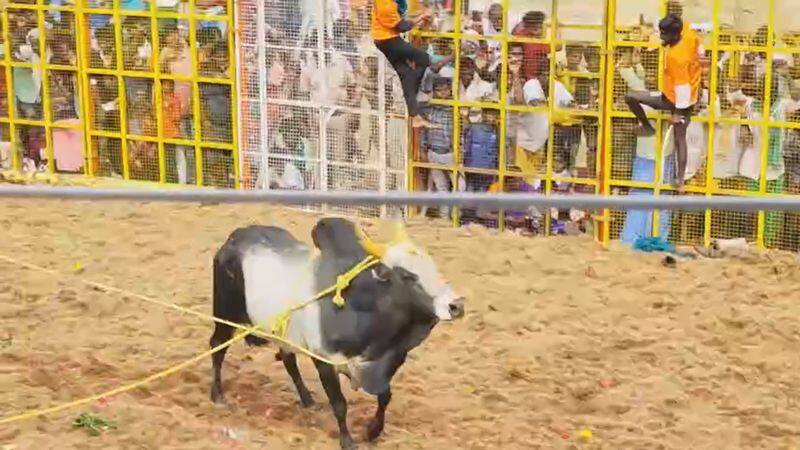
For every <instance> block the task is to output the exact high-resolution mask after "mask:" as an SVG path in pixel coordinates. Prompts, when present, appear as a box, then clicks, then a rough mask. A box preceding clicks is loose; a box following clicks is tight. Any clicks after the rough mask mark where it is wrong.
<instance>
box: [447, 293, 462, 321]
mask: <svg viewBox="0 0 800 450" xmlns="http://www.w3.org/2000/svg"><path fill="white" fill-rule="evenodd" d="M448 308H449V310H450V318H451V319H460V318H462V317H464V298H463V297H462V298H457V299H455V300H453V301H452V302H451V303H450V305H448Z"/></svg>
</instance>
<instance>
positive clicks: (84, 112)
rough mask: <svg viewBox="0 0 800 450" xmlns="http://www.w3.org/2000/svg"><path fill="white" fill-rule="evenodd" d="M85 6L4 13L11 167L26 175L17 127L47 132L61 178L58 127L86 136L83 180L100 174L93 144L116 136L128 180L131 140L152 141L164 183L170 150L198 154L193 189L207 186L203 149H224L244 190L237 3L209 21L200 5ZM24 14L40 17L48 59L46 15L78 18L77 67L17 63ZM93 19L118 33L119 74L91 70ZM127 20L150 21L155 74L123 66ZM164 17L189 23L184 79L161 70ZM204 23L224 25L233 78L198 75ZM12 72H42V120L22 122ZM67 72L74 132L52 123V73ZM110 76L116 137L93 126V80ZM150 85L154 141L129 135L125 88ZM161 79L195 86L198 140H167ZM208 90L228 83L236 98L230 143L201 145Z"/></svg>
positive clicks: (42, 5) (51, 162) (9, 8)
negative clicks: (188, 70)
mask: <svg viewBox="0 0 800 450" xmlns="http://www.w3.org/2000/svg"><path fill="white" fill-rule="evenodd" d="M85 3H86V0H75V2H74V4H72V5H68V6H53V5H50V4H48V2H47V0H36V3H35V4H30V3H15V2H13V1H11V2H10V3H9V4H8V5H6V7H5V8H4V9H3V10H2V12H0V20H1V21H2V22H1V23H2V27H3V29H2V36H3V49H4V55H3V58H2V60H0V66H2V67H3V70H4V72H5V77H6V86H7V89H6V90H7V96H8V117H2V118H0V123H3V124H7V125H8V130H9V141H10V142H11V146H12V152H11V154H12V161H11V166H12V169H14V170H17V171H19V170H21V169H22V161H21V158H20V148H19V144H20V143H19V142H18V137H17V128H18V127H20V126H34V127H42V128H43V129H44V133H45V142H46V150H45V152H46V156H47V161H48V172H49V173H55V172H56V167H55V158H54V149H53V130H57V129H74V130H79V131H81V132H82V134H83V157H84V165H83V175H86V176H96V175H97V174H98V168H97V167H95V164H94V154H95V151H96V149H95V148H94V144H93V140H94V139H95V138H110V139H116V140H119V143H120V149H121V150H120V157H121V159H122V171H123V173H122V176H123V178H124V179H125V180H131V176H130V154H129V151H128V144H129V141H136V142H150V143H153V144H155V145H156V146H157V151H158V183H159V184H165V183H166V182H167V180H166V173H167V170H166V158H165V145H181V146H185V147H189V148H192V149H193V151H194V155H195V158H194V160H195V167H194V168H193V169H192V170H193V171H194V173H195V184H196V185H197V186H204V185H205V182H204V176H203V170H204V169H203V165H204V161H205V159H204V150H205V149H213V150H222V151H226V152H230V160H231V164H232V171H233V178H234V180H233V185H234V187H236V188H238V187H239V185H240V169H239V152H238V147H239V146H238V139H239V136H238V134H239V133H238V123H237V121H238V100H237V82H238V81H237V71H236V70H235V68H236V63H237V59H236V53H235V38H236V30H235V23H234V10H235V4H234V0H226V4H225V8H226V11H225V14H222V15H208V14H203V13H198V11H197V9H196V5H195V1H194V0H188V8H189V9H188V12H173V11H163V10H159V9H158V7H157V5H156V2H154V1H150V2H149V10H146V11H134V10H124V9H122V8H121V7H120V0H113V3H112V7H111V8H91V7H88V6H87V5H86V4H85ZM18 11H31V12H33V13H35V14H36V18H37V28H38V30H39V49H38V50H39V55H45V51H46V49H47V48H48V44H47V39H48V36H47V34H48V33H47V32H46V26H45V25H46V24H45V14H47V13H50V12H60V13H67V14H69V15H70V16H71V17H72V20H73V21H74V26H75V30H76V36H74V39H75V41H74V45H75V53H76V58H77V61H76V64H75V65H74V66H64V65H57V64H49V63H48V62H47V61H46V58H42V59H41V60H40V63H39V64H31V63H25V62H18V61H14V60H13V50H14V49H13V48H12V42H11V33H10V25H11V24H10V23H9V15H10V14H14V13H15V12H18ZM91 15H104V16H110V17H111V18H112V23H113V25H112V26H113V27H114V47H115V54H114V58H115V66H116V67H115V68H113V69H107V68H95V67H92V65H91V64H90V59H89V58H90V53H91V49H90V44H91V43H90V39H91V38H90V36H89V33H90V31H89V30H90V27H89V17H90V16H91ZM128 17H138V18H142V19H149V27H150V30H151V33H150V35H151V36H150V45H151V47H152V55H151V56H150V59H151V61H152V63H151V70H149V71H145V70H125V66H124V61H123V45H122V44H123V34H122V31H123V30H122V20H123V19H125V18H128ZM163 19H173V20H184V21H186V22H187V23H188V24H189V46H190V50H189V51H190V54H191V58H192V75H191V76H188V77H187V76H179V75H173V74H168V73H162V72H161V67H160V64H159V51H160V43H159V38H160V36H159V30H160V21H161V20H163ZM201 21H206V22H220V23H224V24H225V34H226V36H225V39H226V42H227V46H228V48H227V59H228V62H229V68H228V74H227V76H225V77H220V78H217V77H205V76H202V75H201V74H200V70H199V62H198V48H197V27H198V23H199V22H201ZM14 68H28V69H33V70H41V72H42V82H41V105H42V116H41V118H40V119H23V118H21V117H19V116H18V114H17V111H16V95H15V91H14V79H13V73H12V72H13V69H14ZM55 70H57V71H67V72H72V73H74V74H75V77H76V81H77V85H76V88H75V93H74V94H75V96H76V97H77V98H78V100H79V102H78V105H79V106H78V107H77V108H76V109H77V111H76V112H77V115H78V117H79V118H80V121H81V123H80V125H77V126H71V125H64V124H59V123H57V122H56V121H54V119H53V117H52V105H51V100H52V97H51V95H50V79H49V78H50V75H51V71H55ZM92 75H101V76H112V77H115V78H116V86H117V99H118V101H119V119H120V123H119V129H118V130H115V131H107V130H100V129H97V128H96V127H95V126H94V124H93V120H92V119H91V117H92V115H93V111H92V107H93V106H92V98H91V92H92V91H91V76H92ZM132 78H136V79H144V80H150V81H152V91H153V92H152V96H153V109H154V113H155V119H156V134H155V135H154V136H150V135H134V134H131V133H130V132H129V130H128V108H127V89H126V81H125V80H126V79H132ZM163 80H172V81H183V82H188V83H191V85H192V99H191V104H192V108H193V109H192V121H193V135H194V136H193V137H192V138H191V139H184V138H177V139H176V138H167V137H165V136H164V118H163V117H162V116H163V111H162V106H161V104H162V90H161V83H162V81H163ZM203 84H217V85H227V86H230V87H229V92H230V105H229V107H230V118H231V124H230V127H231V133H230V139H231V140H230V142H216V141H208V140H204V139H203V131H202V130H203V123H202V117H201V109H200V99H201V96H200V88H201V86H202V85H203Z"/></svg>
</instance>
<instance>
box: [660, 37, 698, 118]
mask: <svg viewBox="0 0 800 450" xmlns="http://www.w3.org/2000/svg"><path fill="white" fill-rule="evenodd" d="M701 51H702V50H701V44H700V36H698V35H697V33H696V32H695V31H694V30H693V29H692V28H691V25H690V24H689V23H684V24H683V31H682V32H681V40H680V42H678V44H676V45H674V46H672V47H669V48H668V49H667V51H666V59H667V61H666V64H665V65H664V95H666V97H667V98H668V99H669V100H670V101H671V102H672V104H673V105H675V107H676V108H678V109H685V108H688V107H690V106H692V105H694V104H695V103H697V100H698V99H699V98H700V81H701V79H702V69H701V67H700V52H701Z"/></svg>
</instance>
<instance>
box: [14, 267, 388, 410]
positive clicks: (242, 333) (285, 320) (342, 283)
mask: <svg viewBox="0 0 800 450" xmlns="http://www.w3.org/2000/svg"><path fill="white" fill-rule="evenodd" d="M0 261H5V262H7V263H10V264H16V265H18V266H21V267H25V268H27V269H31V270H36V271H39V272H43V273H47V274H49V275H54V276H56V277H59V278H66V277H67V275H66V274H64V273H62V272H59V271H56V270H53V269H48V268H46V267H42V266H39V265H36V264H32V263H28V262H24V261H19V260H17V259H14V258H11V257H9V256H5V255H0ZM377 262H378V261H377V260H376V259H375V258H374V257H372V256H369V257H367V258H366V259H365V260H364V261H361V262H360V263H359V264H357V265H356V266H354V267H353V268H352V269H350V270H349V271H348V272H347V273H345V274H343V275H341V276H339V278H338V279H337V281H336V284H334V285H332V286H330V287H328V288H327V289H324V290H322V291H320V292H319V293H317V294H316V295H314V296H313V297H311V298H310V299H308V300H306V301H304V302H301V303H298V304H297V305H295V306H293V307H291V308H289V309H287V310H286V311H285V312H283V313H281V314H279V315H278V316H277V317H276V319H274V320H273V331H274V330H275V329H277V330H279V331H278V334H273V333H266V332H264V331H262V329H261V327H260V326H258V325H255V326H251V327H246V326H243V325H241V324H238V323H234V322H229V321H227V320H224V319H220V318H218V317H214V316H210V315H207V314H203V313H200V312H197V311H194V310H191V309H188V308H184V307H182V306H179V305H176V304H174V303H168V302H164V301H161V300H158V299H155V298H152V297H148V296H146V295H142V294H137V293H135V292H131V291H127V290H125V289H121V288H117V287H114V286H109V285H107V284H103V283H98V282H95V281H89V280H83V279H80V278H78V281H79V282H80V283H82V284H84V285H86V286H90V287H92V288H95V289H98V290H101V291H103V292H113V293H117V294H120V295H122V296H124V297H128V298H134V299H138V300H142V301H145V302H148V303H151V304H155V305H159V306H162V307H166V308H171V309H174V310H176V311H180V312H182V313H185V314H191V315H194V316H197V317H200V318H203V319H206V320H212V321H214V322H218V323H222V324H225V325H228V326H231V327H234V328H236V329H238V330H239V332H238V333H237V334H236V335H234V336H233V337H232V338H231V339H228V340H227V341H226V342H223V343H222V344H220V345H217V346H216V347H214V348H212V349H210V350H207V351H205V352H203V353H200V354H199V355H196V356H194V357H192V358H190V359H187V360H185V361H183V362H181V363H179V364H176V365H174V366H171V367H169V368H166V369H164V370H162V371H160V372H157V373H154V374H152V375H150V376H148V377H146V378H143V379H141V380H138V381H133V382H131V383H128V384H125V385H122V386H119V387H116V388H114V389H111V390H108V391H105V392H101V393H99V394H93V395H90V396H88V397H84V398H81V399H78V400H73V401H70V402H67V403H62V404H60V405H56V406H51V407H48V408H41V409H34V410H31V411H26V412H23V413H19V414H15V415H11V416H7V417H4V418H2V419H0V425H3V424H8V423H12V422H19V421H22V420H27V419H31V418H34V417H38V416H43V415H46V414H52V413H56V412H59V411H63V410H66V409H70V408H74V407H76V406H80V405H85V404H87V403H92V402H95V401H98V400H100V399H102V398H108V397H111V396H114V395H118V394H122V393H124V392H128V391H131V390H133V389H136V388H138V387H140V386H144V385H145V384H148V383H151V382H153V381H156V380H159V379H161V378H166V377H168V376H170V375H173V374H175V373H177V372H179V371H181V370H183V369H185V368H187V367H189V366H191V365H193V364H195V363H197V362H199V361H200V360H202V359H206V358H208V357H210V356H211V355H212V354H214V353H216V352H217V351H219V350H222V349H223V348H225V347H227V346H229V345H231V344H234V343H236V342H238V341H241V340H242V339H244V338H245V337H247V336H249V335H251V334H254V335H257V336H259V337H263V338H265V339H268V340H270V341H272V342H277V343H279V344H280V345H282V346H285V347H287V348H290V349H292V351H294V352H295V353H301V354H304V355H306V356H308V357H310V358H314V359H317V360H319V361H322V362H324V363H326V364H330V365H332V366H334V367H337V368H338V367H341V366H342V365H343V364H342V363H336V362H333V361H331V360H329V359H327V358H325V357H324V356H322V355H319V354H317V353H314V352H312V351H311V350H309V349H307V348H305V347H302V346H299V345H296V344H294V343H292V342H290V341H288V340H286V339H285V338H284V334H285V331H286V329H287V328H288V326H289V319H290V317H291V313H292V312H294V311H296V310H298V309H302V308H304V307H306V306H308V305H310V304H311V303H313V302H315V301H318V300H320V299H322V298H324V297H326V296H327V295H330V294H334V298H333V301H334V303H335V304H336V305H337V306H343V305H344V297H342V291H343V290H344V289H345V288H346V287H347V286H348V285H349V284H350V282H351V281H352V280H353V278H355V277H356V276H357V275H358V274H359V273H361V272H362V271H364V270H366V269H367V268H369V267H372V266H373V265H375V264H377Z"/></svg>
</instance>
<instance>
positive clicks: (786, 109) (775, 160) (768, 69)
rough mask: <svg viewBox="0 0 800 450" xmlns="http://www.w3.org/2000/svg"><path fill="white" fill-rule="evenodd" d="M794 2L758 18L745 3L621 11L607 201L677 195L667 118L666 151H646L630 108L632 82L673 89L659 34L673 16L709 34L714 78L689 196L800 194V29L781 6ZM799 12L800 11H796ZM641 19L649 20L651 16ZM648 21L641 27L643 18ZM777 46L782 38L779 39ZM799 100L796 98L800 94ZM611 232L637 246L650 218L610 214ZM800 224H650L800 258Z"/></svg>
mask: <svg viewBox="0 0 800 450" xmlns="http://www.w3.org/2000/svg"><path fill="white" fill-rule="evenodd" d="M793 3H794V2H791V1H783V0H770V1H766V2H764V4H763V8H759V9H758V10H757V12H753V11H747V10H745V6H746V5H744V4H743V2H737V1H735V0H705V1H703V2H693V3H692V4H691V5H689V4H688V3H687V2H680V1H675V0H669V1H654V2H641V1H633V0H612V1H611V2H610V3H609V10H610V11H611V14H610V17H611V18H612V19H613V20H612V21H610V22H609V23H608V29H609V31H608V36H609V42H608V47H609V63H608V67H609V70H614V71H615V77H614V79H613V82H612V83H609V84H608V89H609V92H608V93H607V98H608V99H610V101H608V102H607V103H606V105H605V110H606V113H605V122H606V133H607V136H606V139H607V141H608V142H609V146H608V150H609V155H608V157H607V158H606V159H605V161H604V164H605V169H604V174H606V176H605V177H604V180H603V182H604V184H605V189H604V192H607V193H609V194H617V195H656V196H659V195H673V193H674V186H675V185H674V180H673V178H674V164H675V163H674V155H673V152H672V145H671V143H669V142H667V144H666V145H664V144H665V139H668V129H669V126H668V122H667V121H666V119H667V116H666V115H665V114H663V113H656V112H653V113H652V114H650V117H651V118H652V119H653V120H655V122H656V129H657V134H656V139H655V142H652V143H649V145H648V144H646V143H645V144H643V142H642V140H641V139H639V140H637V139H636V138H635V137H633V126H634V123H635V122H634V120H633V116H632V115H631V114H630V113H629V111H628V109H627V107H626V105H625V104H624V102H622V101H621V100H622V99H623V97H624V95H625V93H626V92H628V91H629V90H630V88H631V86H630V85H629V84H630V83H627V82H626V81H625V79H624V78H625V77H622V76H619V74H620V72H623V71H627V73H626V74H625V75H629V74H630V73H635V72H637V70H636V69H637V67H636V66H637V65H638V64H641V66H640V69H641V72H642V73H643V75H644V79H643V80H642V81H643V82H644V84H646V87H647V89H648V90H656V88H659V89H660V88H661V87H662V83H663V80H662V77H661V73H662V70H663V64H664V61H663V49H660V50H658V51H656V49H658V48H659V46H660V42H659V41H658V39H657V37H655V36H654V35H653V34H652V33H649V32H648V31H647V30H652V28H653V24H654V23H655V21H656V20H657V19H658V18H659V17H663V16H664V15H665V14H666V13H668V12H677V13H680V14H682V17H683V19H684V21H686V22H689V23H691V24H693V26H694V27H695V28H696V29H697V30H699V32H700V34H701V36H702V43H703V46H704V53H705V58H707V69H706V70H705V71H704V75H703V81H702V88H703V94H702V97H703V100H702V101H701V103H700V105H698V107H697V108H696V111H695V116H694V117H693V118H692V125H691V126H690V130H689V132H688V133H689V164H688V167H687V180H686V184H687V191H688V192H689V195H705V196H714V195H746V196H772V195H787V194H788V195H796V194H797V192H798V191H797V189H796V187H795V186H796V182H793V180H792V178H793V172H796V171H797V169H796V168H794V167H793V165H794V164H796V163H793V162H792V159H793V156H792V154H793V153H794V152H795V151H796V150H794V147H796V146H797V142H800V141H796V140H795V139H796V137H795V136H794V134H795V133H796V132H795V131H793V130H797V129H798V127H800V121H799V120H798V115H796V114H794V111H795V110H796V108H795V106H794V103H795V100H794V99H793V98H792V87H793V86H795V85H796V80H798V79H800V76H798V75H800V72H797V71H796V69H795V66H796V64H795V61H797V62H800V58H798V56H800V48H798V47H797V42H796V41H795V40H794V36H795V33H793V32H792V30H797V29H799V28H800V26H799V25H800V24H797V23H792V20H794V19H790V18H785V19H778V18H776V10H777V9H778V8H786V9H787V10H790V9H791V7H792V4H793ZM795 6H796V5H795ZM640 14H641V15H640ZM637 16H638V20H637ZM768 36H773V38H772V39H769V38H768ZM797 67H800V65H797ZM797 93H798V91H795V94H794V96H795V97H796V98H800V97H798V96H797ZM607 214H608V217H609V219H610V224H611V226H610V227H609V228H608V229H606V230H605V233H604V235H603V236H602V237H603V239H604V241H608V240H609V239H618V238H622V239H623V240H630V239H631V238H632V237H633V236H634V235H635V233H633V231H632V228H631V227H630V223H631V222H632V221H636V220H642V219H643V218H644V217H643V216H642V215H641V214H640V213H639V212H631V211H627V212H626V211H609V212H607ZM793 216H794V215H793V214H783V213H764V212H761V213H757V214H755V213H754V214H746V213H738V212H726V211H711V210H709V211H705V212H704V213H670V212H666V211H661V212H656V214H653V215H652V217H648V218H647V219H648V220H650V222H648V223H647V225H648V226H649V228H650V229H651V231H652V233H653V234H654V235H661V236H663V237H666V238H669V239H670V240H672V241H674V242H677V243H681V244H695V245H708V244H709V243H710V242H711V241H712V240H713V239H725V238H740V237H743V238H746V239H748V240H749V241H753V242H756V243H757V244H758V245H759V247H762V248H763V247H771V248H782V249H789V250H794V251H796V250H798V236H797V234H798V230H797V226H796V225H792V224H794V223H796V220H795V218H794V217H793Z"/></svg>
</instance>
